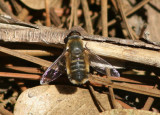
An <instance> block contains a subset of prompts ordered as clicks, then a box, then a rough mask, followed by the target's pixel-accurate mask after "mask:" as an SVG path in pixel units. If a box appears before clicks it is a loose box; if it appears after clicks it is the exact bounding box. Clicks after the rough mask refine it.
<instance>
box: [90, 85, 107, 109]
mask: <svg viewBox="0 0 160 115" xmlns="http://www.w3.org/2000/svg"><path fill="white" fill-rule="evenodd" d="M88 87H89V90H90V92H91V93H92V96H93V97H94V99H95V100H96V102H97V103H98V105H99V106H100V107H101V109H102V111H106V109H105V107H103V105H102V104H101V102H100V101H99V99H98V98H97V97H96V94H95V91H94V89H93V87H92V86H91V85H88Z"/></svg>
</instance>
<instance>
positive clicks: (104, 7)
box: [101, 0, 108, 37]
mask: <svg viewBox="0 0 160 115" xmlns="http://www.w3.org/2000/svg"><path fill="white" fill-rule="evenodd" d="M107 4H108V0H101V18H102V35H103V36H105V37H108V27H107V20H108V12H107Z"/></svg>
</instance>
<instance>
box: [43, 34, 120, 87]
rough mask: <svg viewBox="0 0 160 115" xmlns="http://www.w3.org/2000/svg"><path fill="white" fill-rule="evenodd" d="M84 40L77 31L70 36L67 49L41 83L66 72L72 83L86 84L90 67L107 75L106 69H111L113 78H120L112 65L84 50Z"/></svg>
mask: <svg viewBox="0 0 160 115" xmlns="http://www.w3.org/2000/svg"><path fill="white" fill-rule="evenodd" d="M82 39H83V37H82V36H81V35H80V33H78V32H77V31H72V32H71V33H70V34H69V35H68V37H67V38H66V39H65V40H67V42H66V43H67V44H66V49H65V50H64V51H63V53H62V54H61V55H60V56H59V57H58V59H57V60H56V61H55V62H54V63H53V64H52V65H51V66H50V67H49V68H48V69H47V70H46V71H45V73H44V74H43V76H42V79H41V81H40V83H41V84H46V83H49V82H51V81H53V80H55V79H57V78H58V77H59V76H60V75H62V74H63V73H64V72H65V70H66V71H67V75H68V79H69V80H70V82H71V83H73V84H77V85H80V84H84V83H86V82H87V81H88V75H89V68H90V66H91V67H93V68H94V69H95V70H96V71H98V72H100V73H102V74H106V68H109V69H110V74H111V76H116V77H119V76H120V74H119V73H118V71H117V70H116V69H115V68H114V67H113V66H112V65H111V64H109V63H108V62H107V61H105V60H104V59H102V58H100V57H99V56H97V55H95V54H93V53H91V52H90V51H89V49H87V48H84V47H83V41H82ZM97 64H98V65H97Z"/></svg>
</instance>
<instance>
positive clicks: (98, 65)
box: [86, 48, 120, 77]
mask: <svg viewBox="0 0 160 115" xmlns="http://www.w3.org/2000/svg"><path fill="white" fill-rule="evenodd" d="M86 51H87V54H88V57H89V61H90V66H91V67H93V68H94V69H95V70H96V71H98V72H100V73H102V74H106V72H107V71H106V69H107V68H109V69H110V75H111V76H114V77H120V74H119V72H118V71H117V70H116V69H115V68H114V67H113V66H112V65H111V64H110V63H108V62H107V61H105V60H104V59H102V58H101V57H99V56H98V55H96V54H94V53H91V52H90V51H89V49H87V48H86Z"/></svg>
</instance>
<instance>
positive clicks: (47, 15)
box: [45, 0, 51, 26]
mask: <svg viewBox="0 0 160 115" xmlns="http://www.w3.org/2000/svg"><path fill="white" fill-rule="evenodd" d="M45 7H46V26H51V20H50V9H49V0H45Z"/></svg>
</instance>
